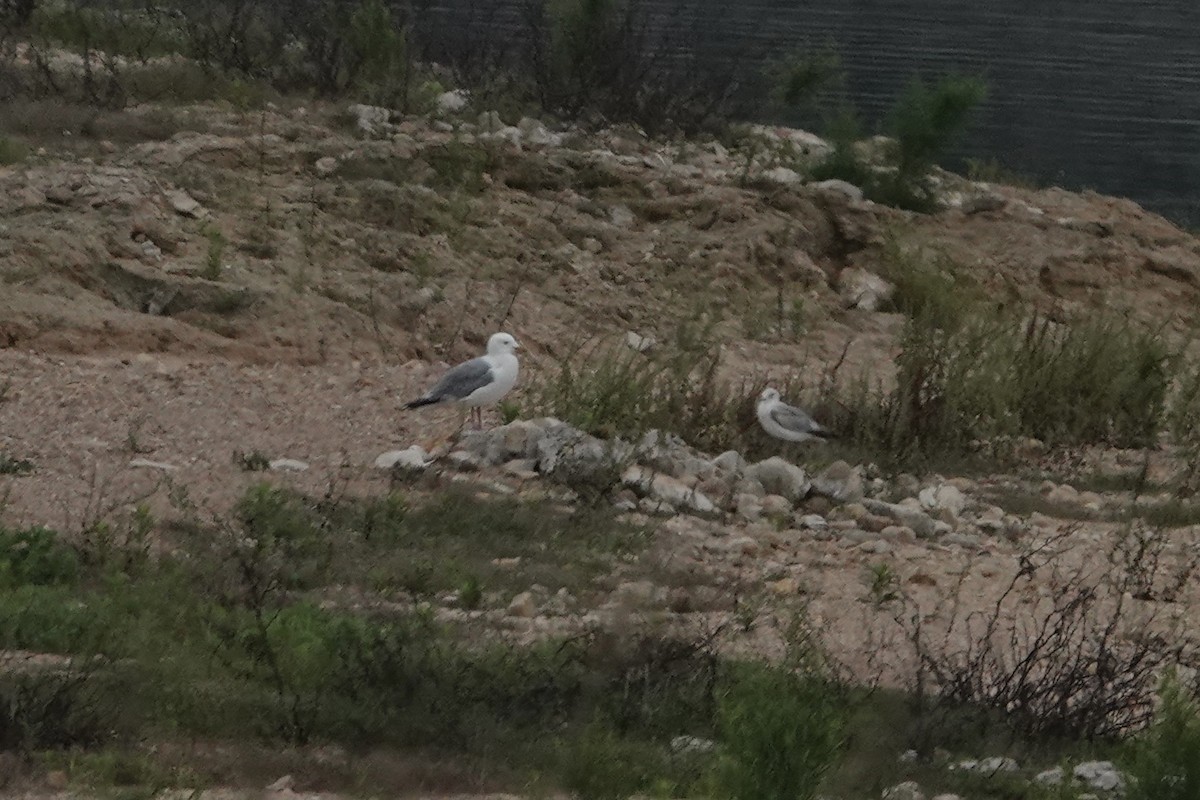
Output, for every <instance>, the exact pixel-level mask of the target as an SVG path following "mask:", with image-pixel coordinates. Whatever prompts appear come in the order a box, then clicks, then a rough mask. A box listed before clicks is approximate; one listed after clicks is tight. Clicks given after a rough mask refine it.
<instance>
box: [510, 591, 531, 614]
mask: <svg viewBox="0 0 1200 800" xmlns="http://www.w3.org/2000/svg"><path fill="white" fill-rule="evenodd" d="M535 614H537V603H535V602H534V600H533V593H532V592H521V593H520V594H518V595H517V596H516V597H514V598H513V599H512V601H511V602H510V603H509V604H508V616H510V617H521V618H524V619H529V618H530V617H533V616H534V615H535Z"/></svg>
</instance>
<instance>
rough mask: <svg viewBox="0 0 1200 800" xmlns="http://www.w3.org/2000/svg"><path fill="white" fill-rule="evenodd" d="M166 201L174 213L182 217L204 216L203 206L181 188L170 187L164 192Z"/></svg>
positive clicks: (197, 217) (198, 217)
mask: <svg viewBox="0 0 1200 800" xmlns="http://www.w3.org/2000/svg"><path fill="white" fill-rule="evenodd" d="M166 198H167V202H168V203H170V204H171V208H172V209H173V210H174V211H175V213H176V214H179V215H180V216H182V217H191V218H192V219H200V218H201V217H204V216H206V213H205V210H204V208H203V207H202V206H201V205H200V204H199V203H198V202H196V199H195V198H193V197H192V196H191V195H190V194H188V193H187V192H185V191H183V190H182V189H170V190H168V191H167V192H166Z"/></svg>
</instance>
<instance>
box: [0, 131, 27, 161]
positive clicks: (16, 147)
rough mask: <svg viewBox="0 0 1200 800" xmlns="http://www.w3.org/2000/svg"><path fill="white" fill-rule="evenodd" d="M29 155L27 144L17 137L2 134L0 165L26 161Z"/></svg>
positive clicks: (0, 138) (0, 140) (0, 139)
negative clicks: (12, 137)
mask: <svg viewBox="0 0 1200 800" xmlns="http://www.w3.org/2000/svg"><path fill="white" fill-rule="evenodd" d="M28 155H29V148H27V147H26V146H25V145H23V144H21V143H20V142H18V141H17V140H16V139H10V138H9V137H7V136H0V167H7V166H9V165H11V164H16V163H19V162H21V161H24V160H25V158H26V157H27V156H28Z"/></svg>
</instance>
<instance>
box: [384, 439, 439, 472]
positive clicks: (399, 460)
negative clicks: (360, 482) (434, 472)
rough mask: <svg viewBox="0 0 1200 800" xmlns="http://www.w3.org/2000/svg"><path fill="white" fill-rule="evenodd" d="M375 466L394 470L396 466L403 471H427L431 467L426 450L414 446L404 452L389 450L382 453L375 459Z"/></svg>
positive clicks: (417, 445)
mask: <svg viewBox="0 0 1200 800" xmlns="http://www.w3.org/2000/svg"><path fill="white" fill-rule="evenodd" d="M375 466H376V467H377V468H378V469H392V468H393V467H396V466H399V467H401V468H402V469H425V468H426V467H428V466H429V454H428V453H426V452H425V448H423V447H421V446H420V445H419V444H414V445H413V446H412V447H408V448H405V449H404V450H389V451H387V452H386V453H381V454H380V455H379V457H378V458H376V459H375Z"/></svg>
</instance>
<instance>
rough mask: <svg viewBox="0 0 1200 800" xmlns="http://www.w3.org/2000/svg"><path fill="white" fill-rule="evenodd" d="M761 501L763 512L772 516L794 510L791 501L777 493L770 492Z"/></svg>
mask: <svg viewBox="0 0 1200 800" xmlns="http://www.w3.org/2000/svg"><path fill="white" fill-rule="evenodd" d="M760 502H761V503H762V510H763V513H764V514H766V515H767V516H770V517H777V516H781V515H784V514H787V513H788V512H790V511H791V510H792V503H791V501H790V500H788V499H787V498H786V497H782V496H780V495H777V494H769V495H767V496H766V497H764V498H763V499H762V500H761V501H760Z"/></svg>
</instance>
